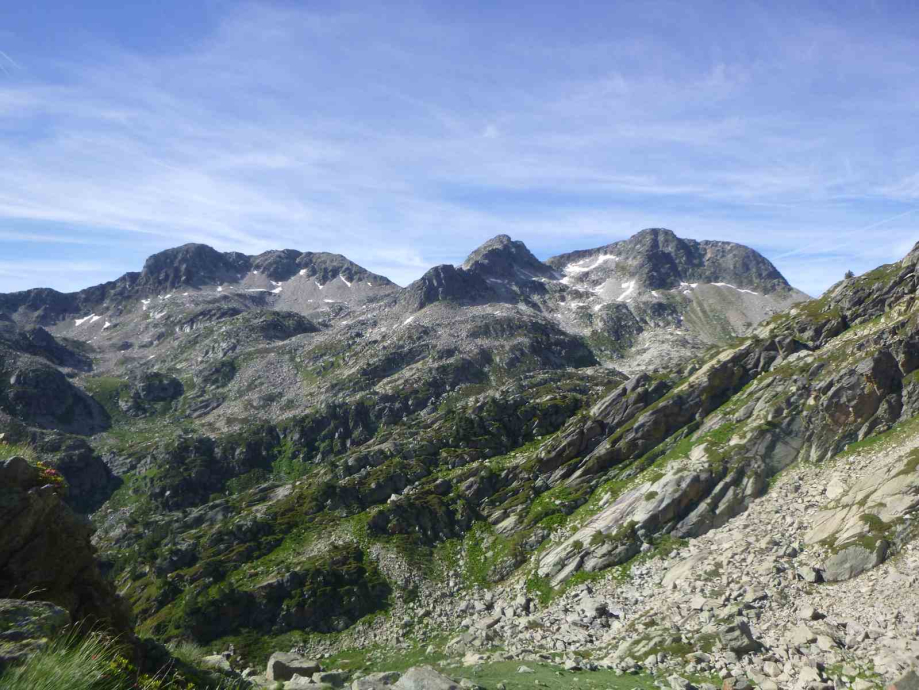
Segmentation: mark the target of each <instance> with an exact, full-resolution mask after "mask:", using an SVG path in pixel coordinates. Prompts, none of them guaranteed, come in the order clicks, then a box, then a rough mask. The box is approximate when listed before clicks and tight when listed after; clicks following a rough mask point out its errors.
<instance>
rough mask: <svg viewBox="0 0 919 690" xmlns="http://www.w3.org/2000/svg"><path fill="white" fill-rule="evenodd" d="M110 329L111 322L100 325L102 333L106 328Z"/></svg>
mask: <svg viewBox="0 0 919 690" xmlns="http://www.w3.org/2000/svg"><path fill="white" fill-rule="evenodd" d="M111 327H112V323H111V321H106V322H105V323H104V324H103V325H102V330H103V331H104V330H105V329H106V328H111Z"/></svg>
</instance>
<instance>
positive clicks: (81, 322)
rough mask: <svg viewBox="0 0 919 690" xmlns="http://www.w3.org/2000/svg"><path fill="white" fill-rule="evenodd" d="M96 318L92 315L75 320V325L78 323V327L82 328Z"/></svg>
mask: <svg viewBox="0 0 919 690" xmlns="http://www.w3.org/2000/svg"><path fill="white" fill-rule="evenodd" d="M94 316H95V314H90V315H89V316H84V317H83V318H82V319H76V320H75V323H76V325H77V326H82V325H83V324H84V323H86V322H87V321H89V320H91V319H92V318H93V317H94Z"/></svg>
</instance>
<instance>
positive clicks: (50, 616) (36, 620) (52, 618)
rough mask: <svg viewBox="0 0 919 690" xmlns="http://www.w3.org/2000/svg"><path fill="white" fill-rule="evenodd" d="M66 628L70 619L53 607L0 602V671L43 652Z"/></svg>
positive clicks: (63, 611) (35, 603)
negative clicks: (4, 667)
mask: <svg viewBox="0 0 919 690" xmlns="http://www.w3.org/2000/svg"><path fill="white" fill-rule="evenodd" d="M68 625H70V615H69V614H68V613H67V611H65V610H64V609H62V608H60V607H59V606H55V605H54V604H49V603H48V602H44V601H23V600H21V599H0V668H2V667H3V666H4V665H5V664H7V663H12V662H16V661H20V660H21V659H23V658H25V657H27V656H28V655H29V654H33V653H35V652H37V651H40V650H42V649H44V648H45V647H46V646H47V645H48V643H49V642H50V641H51V640H52V639H53V638H54V637H55V636H56V635H58V634H59V633H60V632H61V631H63V630H64V628H66V627H67V626H68Z"/></svg>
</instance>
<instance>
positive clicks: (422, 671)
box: [392, 666, 460, 690]
mask: <svg viewBox="0 0 919 690" xmlns="http://www.w3.org/2000/svg"><path fill="white" fill-rule="evenodd" d="M392 687H393V688H395V689H396V690H460V685H459V684H458V683H454V682H453V681H452V680H450V679H449V678H447V676H445V675H443V674H442V673H439V672H437V671H435V670H434V669H433V668H431V667H430V666H413V667H412V668H410V669H409V670H408V671H406V672H405V675H403V676H402V677H401V678H400V679H399V680H398V681H397V682H396V683H395V685H393V686H392Z"/></svg>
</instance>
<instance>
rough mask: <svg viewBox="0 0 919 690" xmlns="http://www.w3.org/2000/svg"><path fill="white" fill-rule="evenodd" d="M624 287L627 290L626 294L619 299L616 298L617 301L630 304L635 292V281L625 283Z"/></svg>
mask: <svg viewBox="0 0 919 690" xmlns="http://www.w3.org/2000/svg"><path fill="white" fill-rule="evenodd" d="M622 287H623V288H625V292H623V293H622V294H621V295H619V297H617V298H616V301H617V302H628V301H629V300H630V299H632V293H633V292H635V281H634V280H630V281H629V282H627V283H623V284H622Z"/></svg>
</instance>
